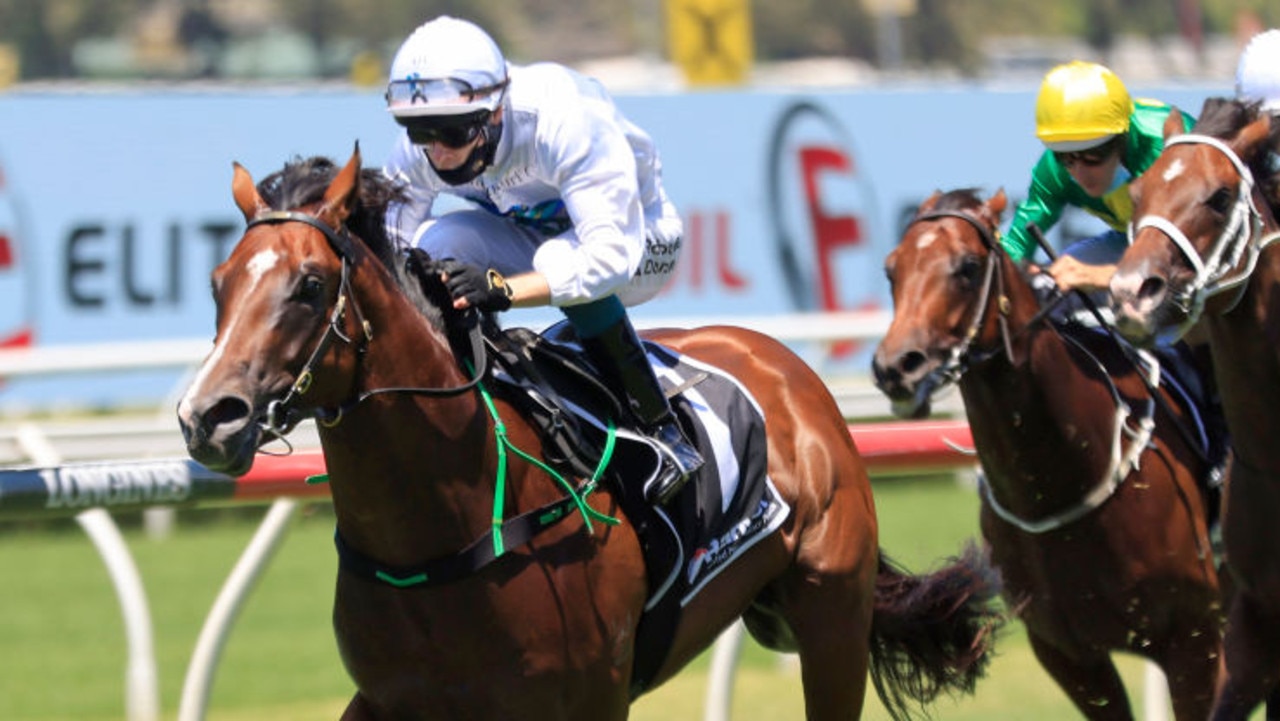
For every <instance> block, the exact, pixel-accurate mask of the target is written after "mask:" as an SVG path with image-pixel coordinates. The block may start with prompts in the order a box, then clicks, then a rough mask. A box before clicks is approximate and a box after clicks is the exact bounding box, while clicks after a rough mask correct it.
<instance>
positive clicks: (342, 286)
mask: <svg viewBox="0 0 1280 721" xmlns="http://www.w3.org/2000/svg"><path fill="white" fill-rule="evenodd" d="M289 222H294V223H305V224H306V225H309V226H311V227H312V228H315V229H316V230H318V231H320V233H321V234H322V235H324V237H325V240H327V241H328V242H329V247H331V248H332V249H333V251H334V252H335V253H336V254H337V255H338V258H339V259H340V260H341V261H342V275H341V279H340V281H339V283H338V299H337V301H336V302H335V303H334V306H333V311H332V312H331V313H330V314H329V321H328V327H327V328H325V332H324V335H322V336H320V340H319V341H317V343H316V347H315V348H314V349H313V350H312V351H311V355H310V356H309V357H308V358H307V362H306V363H305V364H303V366H302V370H301V371H299V373H298V377H297V378H296V379H295V380H294V382H293V384H292V385H291V386H290V387H289V390H288V391H286V392H285V394H284V396H283V397H281V398H278V399H275V400H273V401H271V402H270V403H268V404H267V408H266V412H265V414H264V418H263V420H262V428H263V431H264V435H263V437H264V439H266V442H269V440H271V438H278V439H281V440H284V437H285V436H286V435H287V434H288V433H289V432H290V431H292V430H293V428H294V427H295V426H297V424H298V423H299V422H300V421H302V420H303V419H304V418H305V417H306V416H307V415H308V414H307V413H306V412H304V411H302V410H300V409H298V408H297V407H296V406H297V403H298V401H299V400H300V399H301V398H302V396H304V395H306V393H307V391H308V390H310V388H311V384H312V382H313V381H314V380H315V370H314V369H315V366H316V365H317V364H318V363H319V362H320V359H321V358H323V357H324V354H325V353H326V352H327V351H328V350H329V346H331V345H332V344H333V342H334V340H335V339H337V340H341V341H342V342H344V343H346V344H348V345H350V344H351V343H352V339H351V338H350V337H349V336H347V335H346V334H345V333H344V332H343V331H342V327H341V325H342V321H343V319H344V318H345V317H346V310H347V307H348V306H350V307H351V309H352V311H353V313H354V314H355V317H356V323H357V324H358V325H359V327H360V329H361V331H362V335H363V337H362V339H361V343H360V345H359V347H357V348H356V355H357V358H360V359H363V358H364V356H365V353H366V352H368V349H369V344H370V343H371V342H372V341H373V328H372V326H370V324H369V322H368V321H367V320H365V317H364V314H363V313H361V311H360V305H359V302H358V301H357V300H356V296H355V294H354V293H352V292H351V258H352V257H353V255H354V248H353V246H352V243H351V236H350V234H349V233H348V232H347V229H346V227H345V226H344V227H342V228H340V229H339V230H337V231H335V230H334V229H333V228H330V227H329V226H328V225H327V224H325V223H324V222H322V221H321V220H320V219H319V218H317V217H315V216H314V215H309V214H307V213H299V212H296V211H288V210H286V211H268V212H265V213H261V214H259V215H258V216H257V217H255V218H254V219H253V220H251V221H249V224H248V225H247V226H246V227H245V230H246V232H247V231H248V230H249V229H250V228H252V227H254V226H256V225H275V224H280V223H289ZM468 336H469V338H470V344H471V357H472V358H473V359H474V360H475V362H476V364H477V368H476V372H475V374H474V376H473V377H472V379H471V380H469V381H467V382H466V383H463V384H462V385H458V386H452V387H448V388H414V387H408V388H398V387H393V388H375V389H373V390H368V391H365V392H363V393H360V394H359V395H357V396H356V397H354V398H353V399H351V400H349V401H347V402H345V403H343V404H341V405H339V406H338V407H337V408H336V409H334V410H325V409H323V408H316V409H314V410H313V411H311V412H310V415H311V416H313V417H315V419H316V422H317V423H320V424H321V425H323V426H325V427H326V428H332V427H333V426H336V425H338V423H340V422H341V421H342V419H343V417H344V416H345V415H346V414H347V413H348V412H349V411H350V410H351V409H352V408H355V407H356V406H357V405H359V404H361V403H363V402H364V401H365V400H367V399H369V398H371V397H372V396H375V395H378V394H382V393H404V394H410V395H421V396H428V397H433V398H447V397H451V396H457V395H461V394H463V393H466V392H468V391H470V390H471V389H473V388H475V387H476V385H477V384H479V382H480V379H481V378H483V377H484V375H485V373H487V372H488V356H487V355H486V353H485V349H484V338H483V337H482V335H481V332H480V324H479V322H478V321H477V320H476V317H475V315H474V314H472V316H471V323H470V327H469V328H468Z"/></svg>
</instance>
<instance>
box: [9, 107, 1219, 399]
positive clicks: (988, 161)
mask: <svg viewBox="0 0 1280 721" xmlns="http://www.w3.org/2000/svg"><path fill="white" fill-rule="evenodd" d="M1132 90H1133V91H1134V94H1135V95H1141V96H1149V97H1156V98H1160V99H1163V100H1166V101H1168V102H1173V103H1176V104H1178V105H1180V106H1182V107H1185V108H1188V109H1190V110H1192V111H1198V110H1199V108H1200V106H1201V104H1202V103H1203V100H1204V99H1205V98H1206V97H1209V96H1211V95H1216V94H1223V93H1226V92H1228V91H1229V86H1228V85H1227V84H1226V83H1225V82H1224V84H1223V86H1222V87H1189V86H1179V87H1163V88H1162V87H1154V88H1144V87H1135V88H1132ZM1034 96H1035V88H1034V87H1033V86H1030V85H1027V86H1016V87H1014V86H1011V87H994V86H977V85H964V86H912V87H909V88H905V89H886V88H877V89H865V90H864V89H858V90H848V91H834V90H823V91H812V92H808V91H806V92H782V91H763V90H735V91H708V92H697V93H679V94H633V95H623V96H619V97H618V102H619V104H620V105H621V106H622V107H623V109H624V111H625V112H626V113H627V114H628V115H629V116H630V117H631V118H633V119H634V120H635V121H636V122H637V123H638V124H639V125H641V126H642V127H644V128H646V129H647V130H648V131H649V132H650V133H651V134H652V135H653V136H654V138H655V139H656V141H657V142H658V146H659V149H660V151H661V153H662V158H663V168H664V177H665V180H666V184H667V188H668V191H669V193H670V195H671V196H672V197H673V199H674V200H675V201H676V203H677V204H678V205H679V207H680V208H681V212H682V214H683V215H684V218H685V224H686V237H685V241H684V242H685V250H684V258H683V261H682V265H681V268H680V270H679V271H678V274H677V276H676V277H675V279H674V280H673V282H672V284H671V286H670V287H669V288H668V289H667V290H666V291H665V292H664V293H663V294H662V295H661V296H659V297H658V298H657V299H655V300H654V301H652V302H650V303H648V304H646V305H644V306H642V307H640V308H638V309H636V310H635V311H634V315H635V317H637V318H639V319H644V318H678V317H685V316H691V315H696V316H699V317H705V316H721V317H723V318H724V319H725V320H729V321H731V320H732V318H733V316H735V315H738V316H743V315H749V316H759V315H766V314H772V313H795V312H802V311H823V310H836V309H861V308H881V307H885V306H887V304H888V296H887V293H888V288H887V286H886V284H885V282H884V280H883V275H882V273H881V264H882V262H883V259H884V256H885V255H886V254H887V253H888V252H889V250H890V249H891V248H892V246H893V244H894V243H895V242H896V240H897V237H898V233H899V232H900V230H901V227H902V224H903V220H904V218H905V217H907V216H909V214H910V213H911V212H913V211H914V209H915V207H916V206H917V205H918V204H919V202H920V201H921V200H923V199H924V198H925V197H927V196H928V195H929V194H930V193H932V192H933V191H934V190H939V189H942V190H948V189H954V188H960V187H976V188H978V189H980V190H981V191H982V192H983V193H984V194H986V193H990V192H993V191H994V190H996V189H997V188H1004V189H1006V190H1007V191H1008V192H1009V194H1010V196H1011V197H1012V198H1013V199H1014V200H1017V199H1018V198H1019V197H1021V196H1022V195H1023V193H1024V189H1025V185H1026V183H1027V174H1028V172H1029V170H1030V167H1031V165H1032V164H1033V163H1034V161H1035V159H1036V157H1037V155H1038V153H1039V151H1040V147H1039V144H1038V143H1037V141H1036V140H1035V138H1034V135H1033V105H1034ZM395 129H396V126H395V125H394V124H393V123H391V122H390V121H389V120H388V118H387V117H386V115H385V112H384V110H383V108H382V101H381V98H380V95H379V93H378V92H376V91H369V90H357V89H320V90H314V91H305V92H282V91H269V90H243V89H241V90H188V89H180V88H163V89H161V88H140V89H126V90H114V91H110V92H107V91H79V92H70V91H57V90H22V89H19V90H16V91H12V92H9V93H7V94H0V344H6V345H22V344H27V343H31V344H35V345H44V346H47V345H62V344H86V343H104V342H116V341H121V342H127V341H141V340H157V339H169V338H175V339H190V338H199V337H209V338H212V334H213V322H214V321H213V304H212V302H211V300H210V296H209V291H208V287H209V284H208V278H209V273H210V271H211V270H212V269H213V267H214V266H215V265H216V264H217V263H218V262H220V261H221V260H222V258H224V257H225V256H226V255H227V253H228V252H229V251H230V249H231V247H232V246H233V245H234V243H235V242H236V241H237V240H238V238H239V236H240V233H241V231H242V229H243V220H242V218H241V217H240V214H239V212H238V211H237V210H236V208H235V206H234V204H233V203H232V200H231V189H230V186H231V168H232V162H233V161H237V162H240V163H241V164H243V165H244V166H246V167H247V168H248V169H249V170H250V172H252V173H253V174H254V176H255V177H256V178H261V177H263V176H265V175H267V174H268V173H270V172H273V171H275V170H277V169H279V168H280V167H281V166H282V165H283V164H284V162H285V161H287V160H289V159H290V158H292V157H294V156H306V155H317V154H318V155H327V156H330V157H333V158H335V159H336V160H339V161H345V159H346V158H347V157H348V156H349V155H350V153H351V150H352V148H353V147H354V145H355V143H356V142H357V141H358V142H359V144H360V148H361V152H362V154H363V156H364V158H365V162H366V164H369V165H377V164H379V163H380V162H381V160H382V158H383V157H384V156H385V155H386V153H387V152H388V150H389V148H390V145H391V140H392V136H393V133H394V131H395ZM1090 222H1091V221H1089V220H1088V219H1087V218H1086V217H1085V216H1069V217H1068V218H1066V219H1065V220H1064V223H1062V224H1060V228H1059V229H1058V231H1057V232H1058V233H1062V232H1066V233H1072V232H1083V231H1084V230H1089V229H1092V226H1091V225H1089V223H1090ZM1052 237H1057V236H1056V235H1055V236H1052ZM521 313H528V315H524V316H522V315H521ZM550 317H552V316H548V315H547V314H546V311H525V312H521V311H517V312H513V313H512V314H511V315H510V317H509V318H508V319H507V322H509V323H517V324H519V323H525V322H528V323H531V324H535V323H541V322H545V320H546V319H548V318H550ZM846 352H847V349H846ZM856 355H857V354H856V353H853V354H850V358H851V359H853V361H852V362H858V360H857V358H856ZM863 367H865V363H864V364H863ZM175 380H176V374H174V373H150V374H140V377H137V378H131V379H125V380H124V381H113V382H110V383H104V382H100V381H97V382H95V381H91V380H89V379H72V380H70V381H68V380H66V379H61V380H43V379H14V380H13V381H11V382H9V383H7V384H6V385H4V386H3V387H0V408H3V407H6V406H8V405H11V404H21V405H24V406H31V405H35V406H39V405H41V404H42V403H50V402H70V401H75V402H79V403H81V404H91V405H92V404H97V405H101V404H112V403H130V402H155V401H158V400H160V399H162V398H164V397H165V395H166V394H167V393H169V392H170V390H171V387H172V384H173V383H174V382H175Z"/></svg>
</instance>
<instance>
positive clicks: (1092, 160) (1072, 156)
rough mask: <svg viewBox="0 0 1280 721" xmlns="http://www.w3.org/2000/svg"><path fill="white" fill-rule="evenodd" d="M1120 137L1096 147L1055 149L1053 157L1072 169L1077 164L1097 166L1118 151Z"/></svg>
mask: <svg viewBox="0 0 1280 721" xmlns="http://www.w3.org/2000/svg"><path fill="white" fill-rule="evenodd" d="M1117 140H1118V138H1112V139H1111V140H1108V141H1107V142H1105V143H1103V144H1102V145H1099V146H1098V147H1096V148H1089V149H1088V150H1076V151H1073V152H1069V153H1067V152H1060V151H1056V150H1055V151H1054V152H1053V157H1055V158H1057V160H1058V164H1059V165H1061V166H1062V167H1064V168H1067V169H1068V170H1070V169H1071V168H1072V167H1074V166H1075V165H1076V164H1079V165H1083V166H1085V167H1086V168H1096V167H1098V166H1099V165H1102V164H1103V163H1105V162H1107V160H1109V159H1110V158H1111V154H1112V153H1114V152H1115V151H1116V148H1117V147H1118V145H1119V144H1118V143H1117V142H1116V141H1117Z"/></svg>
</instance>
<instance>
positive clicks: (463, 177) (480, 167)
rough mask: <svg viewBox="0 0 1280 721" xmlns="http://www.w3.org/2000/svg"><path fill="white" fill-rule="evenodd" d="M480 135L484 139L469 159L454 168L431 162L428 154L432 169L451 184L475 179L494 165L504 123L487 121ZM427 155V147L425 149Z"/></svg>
mask: <svg viewBox="0 0 1280 721" xmlns="http://www.w3.org/2000/svg"><path fill="white" fill-rule="evenodd" d="M480 135H481V136H482V137H483V138H484V141H483V142H481V143H480V144H479V145H477V146H476V147H474V148H472V149H471V152H470V153H469V154H468V155H467V159H466V160H465V161H463V162H462V164H461V165H459V166H458V167H456V168H454V169H453V170H441V169H440V168H437V167H436V166H435V163H431V156H430V155H427V162H428V163H431V169H432V170H434V171H436V175H438V176H440V179H441V180H443V181H444V182H446V183H448V184H449V185H465V184H467V183H470V182H471V181H473V180H475V179H476V178H478V177H479V176H480V174H481V173H483V172H484V171H485V169H486V168H488V167H489V166H490V165H493V158H494V155H495V154H496V153H497V152H498V141H499V140H501V139H502V123H498V124H496V125H493V124H490V123H485V124H484V126H483V127H482V128H481V129H480ZM422 152H423V154H424V155H426V152H427V151H426V149H425V148H424V149H423V151H422Z"/></svg>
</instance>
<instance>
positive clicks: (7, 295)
mask: <svg viewBox="0 0 1280 721" xmlns="http://www.w3.org/2000/svg"><path fill="white" fill-rule="evenodd" d="M20 221H21V218H20V214H19V210H18V203H17V200H16V199H15V196H14V193H13V189H12V188H11V187H10V185H9V179H8V176H6V175H5V169H4V166H3V165H2V164H0V348H18V347H25V346H29V345H31V343H32V340H33V335H34V334H33V332H32V328H31V316H30V307H29V301H30V289H29V279H28V277H27V273H26V268H25V265H24V263H23V262H22V261H23V260H24V255H23V253H22V247H21V239H22V224H21V222H20Z"/></svg>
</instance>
